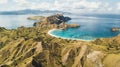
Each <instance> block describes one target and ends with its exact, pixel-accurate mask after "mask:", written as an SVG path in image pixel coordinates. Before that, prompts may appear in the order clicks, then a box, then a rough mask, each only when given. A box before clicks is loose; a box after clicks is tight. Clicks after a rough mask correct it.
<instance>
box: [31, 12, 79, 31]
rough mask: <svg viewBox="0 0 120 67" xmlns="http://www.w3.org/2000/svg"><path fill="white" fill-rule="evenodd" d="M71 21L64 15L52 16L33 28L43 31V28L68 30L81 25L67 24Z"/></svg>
mask: <svg viewBox="0 0 120 67" xmlns="http://www.w3.org/2000/svg"><path fill="white" fill-rule="evenodd" d="M69 20H71V18H69V17H64V16H63V15H62V14H56V15H52V16H48V17H45V18H44V19H43V20H42V21H41V22H36V23H34V25H33V26H35V27H37V28H39V29H41V28H45V27H46V28H49V29H51V28H52V29H53V28H60V29H66V28H71V27H72V28H76V27H79V26H80V25H77V24H66V23H65V22H67V21H69Z"/></svg>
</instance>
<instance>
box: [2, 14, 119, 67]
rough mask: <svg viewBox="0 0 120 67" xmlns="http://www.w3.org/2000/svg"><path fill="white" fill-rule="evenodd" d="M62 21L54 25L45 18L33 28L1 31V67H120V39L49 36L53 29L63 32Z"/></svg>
mask: <svg viewBox="0 0 120 67" xmlns="http://www.w3.org/2000/svg"><path fill="white" fill-rule="evenodd" d="M57 15H58V14H57ZM54 16H56V15H54ZM60 16H61V15H60ZM49 17H50V16H49ZM52 17H53V16H52ZM62 19H63V18H62ZM62 19H59V21H58V20H56V19H55V21H54V22H53V19H50V18H49V20H50V21H48V19H47V17H45V18H44V20H42V21H40V22H36V23H35V24H34V26H33V27H23V26H22V27H18V28H17V29H13V30H8V29H5V28H3V27H1V28H0V67H119V66H120V35H118V36H116V37H112V38H101V39H96V40H94V41H90V42H88V41H79V40H67V39H61V38H55V37H52V36H50V35H48V34H47V32H48V31H49V30H50V29H53V28H63V27H62V26H63V25H64V24H65V22H63V20H62ZM56 21H58V22H56ZM65 25H67V24H65ZM75 26H76V25H75ZM70 27H71V26H70ZM73 27H74V25H73Z"/></svg>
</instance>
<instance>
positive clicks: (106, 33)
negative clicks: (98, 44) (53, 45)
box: [0, 13, 120, 40]
mask: <svg viewBox="0 0 120 67" xmlns="http://www.w3.org/2000/svg"><path fill="white" fill-rule="evenodd" d="M41 15H44V16H48V15H51V14H47V13H46V14H41ZM29 16H34V15H0V27H5V28H7V29H16V28H17V27H20V26H26V27H32V26H33V23H34V22H35V21H32V20H27V18H28V17H29ZM66 16H69V17H71V18H72V20H70V21H69V22H67V23H68V24H71V23H74V24H79V25H80V27H79V28H68V29H66V30H54V31H51V32H50V34H51V35H52V36H55V37H59V38H67V39H80V40H94V39H96V38H108V37H114V36H116V35H118V34H119V33H120V32H112V31H111V28H112V27H119V28H120V15H74V14H71V15H66Z"/></svg>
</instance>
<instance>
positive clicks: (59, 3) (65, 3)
mask: <svg viewBox="0 0 120 67" xmlns="http://www.w3.org/2000/svg"><path fill="white" fill-rule="evenodd" d="M23 9H37V10H59V11H65V12H75V13H114V14H120V0H0V11H14V10H23Z"/></svg>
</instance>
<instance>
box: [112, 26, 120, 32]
mask: <svg viewBox="0 0 120 67" xmlns="http://www.w3.org/2000/svg"><path fill="white" fill-rule="evenodd" d="M111 30H112V31H113V32H116V31H120V28H116V27H114V28H112V29H111Z"/></svg>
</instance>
